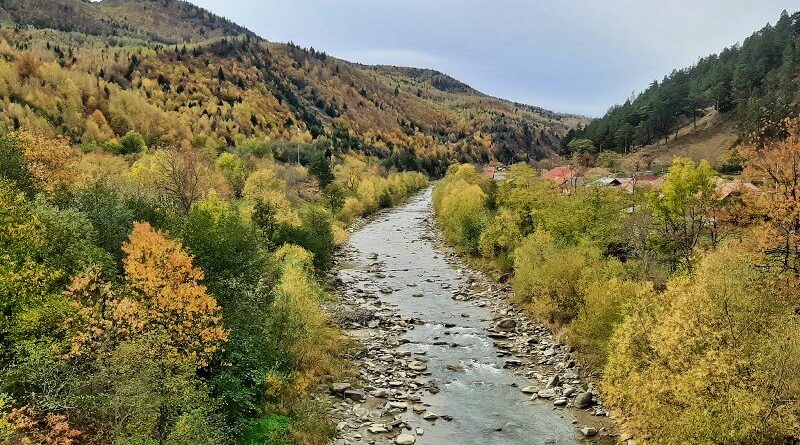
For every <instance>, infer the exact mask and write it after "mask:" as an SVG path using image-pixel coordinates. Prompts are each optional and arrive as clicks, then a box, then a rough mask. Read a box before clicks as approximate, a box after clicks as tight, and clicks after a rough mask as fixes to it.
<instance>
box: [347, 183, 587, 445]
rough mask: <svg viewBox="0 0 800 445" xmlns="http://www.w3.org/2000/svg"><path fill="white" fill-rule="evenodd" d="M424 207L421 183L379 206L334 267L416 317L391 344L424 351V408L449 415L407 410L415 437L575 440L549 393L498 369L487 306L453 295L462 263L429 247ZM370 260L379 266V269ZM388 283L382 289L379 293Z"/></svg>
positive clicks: (433, 440)
mask: <svg viewBox="0 0 800 445" xmlns="http://www.w3.org/2000/svg"><path fill="white" fill-rule="evenodd" d="M430 214H431V190H430V189H429V190H427V191H426V192H424V193H423V194H421V195H419V196H417V197H416V198H414V199H412V200H411V201H410V202H409V203H407V204H405V205H403V206H400V207H398V208H396V209H394V210H391V211H388V212H386V213H383V214H381V215H379V216H378V217H377V218H376V219H375V220H373V221H372V222H370V223H369V224H367V225H365V226H364V227H362V228H360V229H359V230H357V231H356V232H354V233H353V235H352V237H351V240H350V247H351V256H350V258H349V261H348V263H347V264H345V265H344V266H343V268H342V269H341V270H340V272H339V276H340V278H341V279H342V281H343V282H345V283H346V284H345V286H360V287H361V288H362V289H361V290H359V291H358V292H369V293H374V294H376V295H379V296H380V302H379V305H383V306H384V307H385V306H391V307H393V308H394V309H395V310H396V311H397V313H399V314H400V315H401V316H403V317H404V318H407V317H414V318H418V319H421V320H422V322H423V323H422V324H419V325H417V326H415V328H414V329H412V330H409V331H408V332H407V333H406V334H405V339H406V340H407V341H408V343H406V344H404V345H402V346H400V347H399V349H400V350H407V351H412V352H413V353H418V352H421V351H426V354H425V355H424V356H421V357H425V358H426V359H427V364H428V369H427V372H428V373H430V375H428V376H426V377H428V378H432V379H434V380H435V381H437V382H439V387H440V389H441V391H440V392H439V393H438V394H425V395H424V397H423V399H422V401H423V402H425V403H428V404H430V411H433V412H435V413H437V414H439V415H450V416H452V417H453V420H452V421H449V422H447V421H442V420H441V419H440V420H438V421H437V422H436V424H435V425H431V424H429V423H426V422H425V421H423V420H422V419H421V418H420V417H419V415H418V414H415V413H414V412H412V411H411V410H408V411H407V412H405V413H403V414H402V416H403V419H404V420H406V421H407V422H408V423H409V424H410V425H418V426H421V427H424V435H423V436H419V437H417V438H416V443H417V444H423V445H424V444H436V445H464V444H476V445H478V444H480V445H506V444H508V445H510V444H577V443H581V441H580V440H579V436H580V433H579V432H578V431H577V430H576V428H575V426H574V425H573V424H572V422H573V420H574V416H573V414H572V412H571V411H569V410H561V409H554V408H553V405H552V402H548V401H530V400H529V396H527V395H525V394H522V393H521V392H520V389H519V388H521V387H524V386H525V385H528V384H530V383H528V382H527V381H526V380H525V379H523V378H521V377H519V376H516V375H514V373H513V372H511V371H510V370H509V369H505V368H503V365H504V362H505V360H506V359H507V358H508V357H500V356H499V354H498V351H497V350H496V349H495V348H494V346H493V340H492V338H490V337H489V334H490V331H489V330H488V328H490V327H491V326H492V314H491V313H490V312H489V310H488V309H486V308H482V307H478V306H476V305H475V304H473V303H471V302H466V301H456V300H454V299H453V298H452V297H453V295H454V292H458V291H459V290H465V289H469V283H468V282H467V278H466V276H465V274H464V273H463V270H458V269H456V267H455V266H452V265H451V264H449V263H448V262H447V261H446V260H445V256H444V254H443V253H442V252H440V251H438V250H437V248H436V247H435V245H434V241H433V239H434V238H433V234H432V233H431V229H430V227H429V226H428V225H427V224H426V223H425V221H426V219H427V218H429V217H430ZM376 263H380V265H381V266H380V267H381V273H379V274H375V264H376ZM388 288H391V289H392V292H391V293H386V292H388V290H387V289H388ZM380 289H383V290H384V293H381V292H380ZM448 365H450V369H448ZM454 365H457V366H454ZM459 367H461V368H463V370H461V369H459ZM453 369H455V370H453ZM410 434H412V435H413V434H414V433H413V431H412V432H410ZM365 443H366V438H365Z"/></svg>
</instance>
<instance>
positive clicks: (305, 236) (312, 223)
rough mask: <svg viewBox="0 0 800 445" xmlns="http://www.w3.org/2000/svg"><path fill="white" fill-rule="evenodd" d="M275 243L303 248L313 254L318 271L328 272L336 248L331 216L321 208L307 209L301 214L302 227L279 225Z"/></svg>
mask: <svg viewBox="0 0 800 445" xmlns="http://www.w3.org/2000/svg"><path fill="white" fill-rule="evenodd" d="M273 242H274V244H275V245H276V246H280V245H283V244H295V245H298V246H300V247H303V248H304V249H306V250H308V251H309V252H310V253H311V254H312V256H313V258H314V267H315V268H316V269H317V270H319V271H324V270H327V269H328V268H329V267H330V265H331V264H332V262H333V251H334V249H335V248H336V244H335V242H334V239H333V226H332V221H331V216H330V214H329V213H328V212H326V211H325V210H323V209H321V208H319V207H314V206H309V207H306V208H305V209H303V210H301V212H300V225H293V224H278V226H277V230H276V231H275V235H274V239H273Z"/></svg>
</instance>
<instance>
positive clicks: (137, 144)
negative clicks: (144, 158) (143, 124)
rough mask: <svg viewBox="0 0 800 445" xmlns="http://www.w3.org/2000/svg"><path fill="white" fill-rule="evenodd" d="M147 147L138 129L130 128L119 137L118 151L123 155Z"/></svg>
mask: <svg viewBox="0 0 800 445" xmlns="http://www.w3.org/2000/svg"><path fill="white" fill-rule="evenodd" d="M146 149H147V143H146V142H145V141H144V137H143V136H142V135H141V133H139V132H138V131H134V130H131V131H129V132H127V133H125V136H122V137H121V138H120V139H119V153H120V154H123V155H127V154H133V153H139V152H142V151H144V150H146Z"/></svg>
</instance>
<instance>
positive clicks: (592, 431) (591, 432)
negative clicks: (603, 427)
mask: <svg viewBox="0 0 800 445" xmlns="http://www.w3.org/2000/svg"><path fill="white" fill-rule="evenodd" d="M581 434H583V436H584V437H594V436H596V435H597V429H596V428H592V427H590V426H585V427H583V428H581Z"/></svg>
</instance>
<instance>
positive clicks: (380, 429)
mask: <svg viewBox="0 0 800 445" xmlns="http://www.w3.org/2000/svg"><path fill="white" fill-rule="evenodd" d="M367 431H369V432H370V433H372V434H383V433H388V432H389V429H388V428H386V425H385V424H383V423H374V424H372V425H370V427H369V428H367Z"/></svg>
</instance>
